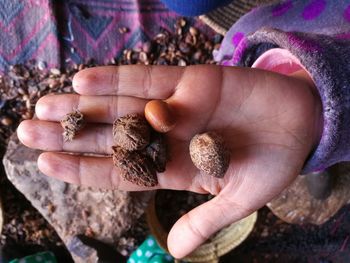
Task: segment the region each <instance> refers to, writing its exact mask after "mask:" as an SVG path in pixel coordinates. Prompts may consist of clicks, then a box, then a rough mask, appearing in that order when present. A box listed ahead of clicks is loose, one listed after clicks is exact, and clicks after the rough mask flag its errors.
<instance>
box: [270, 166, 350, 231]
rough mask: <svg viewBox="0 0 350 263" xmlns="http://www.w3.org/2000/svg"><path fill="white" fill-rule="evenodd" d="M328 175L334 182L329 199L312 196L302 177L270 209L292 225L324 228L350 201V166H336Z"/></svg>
mask: <svg viewBox="0 0 350 263" xmlns="http://www.w3.org/2000/svg"><path fill="white" fill-rule="evenodd" d="M328 171H329V173H330V174H331V176H332V177H333V178H332V181H333V182H332V191H331V194H330V195H329V196H328V197H327V198H326V199H317V198H315V197H314V196H312V195H311V194H310V192H309V189H308V186H307V182H306V178H305V176H302V175H299V176H298V177H297V178H296V179H295V181H294V182H293V183H292V184H291V185H290V186H289V187H288V188H286V189H285V190H284V191H283V192H282V193H281V194H280V195H279V196H277V197H276V198H275V199H273V200H272V201H271V202H269V203H268V204H267V207H269V208H270V210H271V211H272V213H274V214H275V215H276V216H277V217H279V218H280V219H282V220H283V221H285V222H287V223H290V224H299V225H302V224H315V225H322V224H323V223H325V222H326V221H328V220H329V219H330V218H331V217H332V216H334V215H335V214H336V213H337V212H338V211H339V209H341V208H342V207H343V206H345V205H346V204H348V203H349V201H350V162H346V163H345V162H344V163H340V164H337V165H334V166H332V167H331V168H329V169H328Z"/></svg>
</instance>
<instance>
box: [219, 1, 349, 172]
mask: <svg viewBox="0 0 350 263" xmlns="http://www.w3.org/2000/svg"><path fill="white" fill-rule="evenodd" d="M349 38H350V2H349V1H326V0H309V1H301V0H298V1H292V0H287V1H284V2H282V3H280V4H277V5H270V6H265V7H261V8H258V9H254V10H252V11H251V12H250V13H248V14H247V15H245V16H244V17H242V18H241V19H240V20H239V21H238V22H237V23H236V24H235V25H234V26H233V27H232V28H231V29H230V30H229V32H228V33H227V35H226V36H225V38H224V40H223V44H222V46H221V49H220V50H219V51H218V52H217V53H216V54H214V55H215V59H216V60H217V61H219V62H221V64H223V65H238V66H248V67H249V66H251V65H252V64H253V63H254V61H255V60H256V59H257V58H258V57H259V56H260V55H261V54H263V53H264V52H265V51H267V50H269V49H271V48H275V47H280V48H284V49H287V50H289V51H290V52H291V53H292V54H294V55H295V56H296V57H298V58H299V60H300V61H301V63H302V64H303V65H304V67H305V68H306V69H307V70H308V71H309V72H310V73H311V75H312V77H313V79H314V81H315V84H316V86H317V89H318V91H319V93H320V96H321V100H322V104H323V116H324V128H323V134H322V138H321V141H320V143H319V145H318V147H317V148H316V149H315V150H314V152H313V153H312V154H311V156H310V158H309V159H308V160H307V162H306V163H305V165H304V168H303V171H302V173H309V172H311V171H317V170H323V169H325V168H327V167H329V166H331V165H333V164H335V163H338V162H341V161H350V132H349V127H350V80H349V76H350V67H349V63H348V59H349V58H350V42H349Z"/></svg>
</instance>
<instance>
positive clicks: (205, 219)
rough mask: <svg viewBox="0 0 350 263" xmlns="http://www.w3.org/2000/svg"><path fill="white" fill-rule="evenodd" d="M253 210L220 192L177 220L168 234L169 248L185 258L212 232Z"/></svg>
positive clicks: (179, 256)
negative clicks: (245, 207)
mask: <svg viewBox="0 0 350 263" xmlns="http://www.w3.org/2000/svg"><path fill="white" fill-rule="evenodd" d="M252 212H253V211H250V210H247V209H244V208H243V207H241V206H239V205H237V204H236V203H234V202H232V201H231V200H229V199H227V198H225V197H224V195H223V194H219V195H218V196H216V197H215V198H213V199H211V200H210V201H208V202H206V203H204V204H202V205H200V206H198V207H196V208H194V209H193V210H191V211H190V212H188V213H187V214H185V215H184V216H182V217H181V218H180V219H179V220H178V221H177V222H176V224H175V225H174V226H173V228H172V229H171V230H170V233H169V236H168V249H169V251H170V253H171V254H172V255H173V256H174V257H175V258H183V257H185V256H186V255H188V254H190V253H191V252H192V251H193V250H195V249H196V248H197V247H198V246H199V245H201V244H202V243H204V242H205V241H206V240H207V239H208V238H209V237H210V236H211V235H212V234H214V233H215V232H217V231H218V230H220V229H222V228H223V227H225V226H227V225H229V224H231V223H232V222H235V221H237V220H239V219H241V218H244V217H246V216H248V215H250V214H251V213H252Z"/></svg>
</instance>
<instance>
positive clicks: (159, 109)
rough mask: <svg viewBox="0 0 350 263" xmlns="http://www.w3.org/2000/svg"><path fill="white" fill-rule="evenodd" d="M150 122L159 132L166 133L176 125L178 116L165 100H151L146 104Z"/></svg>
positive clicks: (146, 112) (146, 113)
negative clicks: (176, 116)
mask: <svg viewBox="0 0 350 263" xmlns="http://www.w3.org/2000/svg"><path fill="white" fill-rule="evenodd" d="M145 117H146V119H147V121H148V123H149V124H150V125H151V126H152V127H153V129H155V130H156V131H158V132H161V133H165V132H169V131H170V130H172V129H173V128H174V127H175V125H176V118H175V116H174V113H173V111H172V109H171V108H170V106H169V104H168V103H166V102H165V101H163V100H151V101H149V102H148V103H147V104H146V106H145Z"/></svg>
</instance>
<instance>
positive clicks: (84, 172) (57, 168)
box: [38, 152, 155, 191]
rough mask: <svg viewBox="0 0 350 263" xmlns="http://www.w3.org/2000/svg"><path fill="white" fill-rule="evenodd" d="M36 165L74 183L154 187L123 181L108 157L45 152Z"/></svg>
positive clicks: (49, 174) (132, 187)
mask: <svg viewBox="0 0 350 263" xmlns="http://www.w3.org/2000/svg"><path fill="white" fill-rule="evenodd" d="M38 167H39V169H40V171H41V172H43V173H44V174H46V175H47V176H50V177H54V178H56V179H58V180H61V181H64V182H67V183H71V184H75V185H84V186H89V187H94V188H103V189H119V190H125V191H144V190H150V189H155V187H154V188H151V187H148V188H146V187H140V186H137V185H134V184H132V183H130V182H128V181H125V180H124V179H123V178H122V177H121V176H120V172H119V171H118V170H117V168H115V167H114V165H113V161H112V158H108V157H86V156H73V155H68V154H62V153H50V152H47V153H42V154H41V155H40V156H39V158H38Z"/></svg>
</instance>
